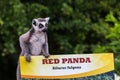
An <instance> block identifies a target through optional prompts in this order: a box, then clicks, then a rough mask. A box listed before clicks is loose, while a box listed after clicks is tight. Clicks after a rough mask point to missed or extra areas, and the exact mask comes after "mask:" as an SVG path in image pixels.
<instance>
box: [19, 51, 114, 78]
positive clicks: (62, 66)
mask: <svg viewBox="0 0 120 80" xmlns="http://www.w3.org/2000/svg"><path fill="white" fill-rule="evenodd" d="M20 68H21V77H22V78H41V79H65V78H81V77H86V76H94V75H98V74H103V73H108V72H111V71H114V58H113V54H112V53H101V54H74V55H51V56H50V57H49V58H44V57H43V56H31V62H27V61H26V60H25V57H24V56H21V57H20Z"/></svg>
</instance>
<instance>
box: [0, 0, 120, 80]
mask: <svg viewBox="0 0 120 80" xmlns="http://www.w3.org/2000/svg"><path fill="white" fill-rule="evenodd" d="M119 7H120V1H119V0H92V1H91V0H66V1H64V0H9V1H8V0H1V1H0V52H1V54H0V58H1V59H0V60H1V65H3V67H4V65H5V64H7V62H6V61H4V60H5V57H6V56H7V55H15V56H13V57H12V58H14V59H15V61H16V62H17V59H18V57H16V56H18V55H19V53H20V47H19V41H18V38H19V36H20V35H21V34H23V33H25V32H26V31H28V30H29V29H30V28H31V21H32V19H34V18H38V17H48V16H49V17H50V18H51V19H50V22H49V29H48V38H49V49H50V53H51V54H82V53H101V52H113V53H114V54H115V68H116V70H115V72H117V73H118V74H119V75H120V72H119V71H120V65H119V63H120V8H119ZM1 67H2V66H1ZM3 70H4V69H3ZM5 70H6V69H5ZM1 74H3V73H1V71H0V75H1ZM5 74H6V73H5ZM0 78H1V77H0ZM7 79H9V78H6V80H7ZM12 80H13V79H12Z"/></svg>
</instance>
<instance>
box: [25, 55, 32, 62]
mask: <svg viewBox="0 0 120 80" xmlns="http://www.w3.org/2000/svg"><path fill="white" fill-rule="evenodd" d="M25 58H26V61H27V62H31V56H30V54H27V55H26V56H25Z"/></svg>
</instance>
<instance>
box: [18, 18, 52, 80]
mask: <svg viewBox="0 0 120 80" xmlns="http://www.w3.org/2000/svg"><path fill="white" fill-rule="evenodd" d="M48 20H49V18H38V19H33V21H32V28H31V29H30V30H29V31H28V32H26V33H24V34H23V35H21V36H20V37H19V42H20V47H21V50H22V51H21V54H20V56H25V58H26V61H28V62H30V61H31V57H30V56H31V55H34V56H38V55H43V56H45V57H46V58H47V57H49V56H50V54H49V50H48V39H47V33H46V32H45V31H46V30H47V26H46V24H48ZM33 22H36V23H33ZM39 24H42V25H43V26H42V27H40V26H39ZM16 75H17V80H21V77H20V64H19V61H18V67H17V73H16Z"/></svg>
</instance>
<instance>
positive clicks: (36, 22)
mask: <svg viewBox="0 0 120 80" xmlns="http://www.w3.org/2000/svg"><path fill="white" fill-rule="evenodd" d="M48 21H49V17H47V18H37V19H33V20H32V27H33V28H34V29H35V31H39V32H46V30H47V28H48Z"/></svg>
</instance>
